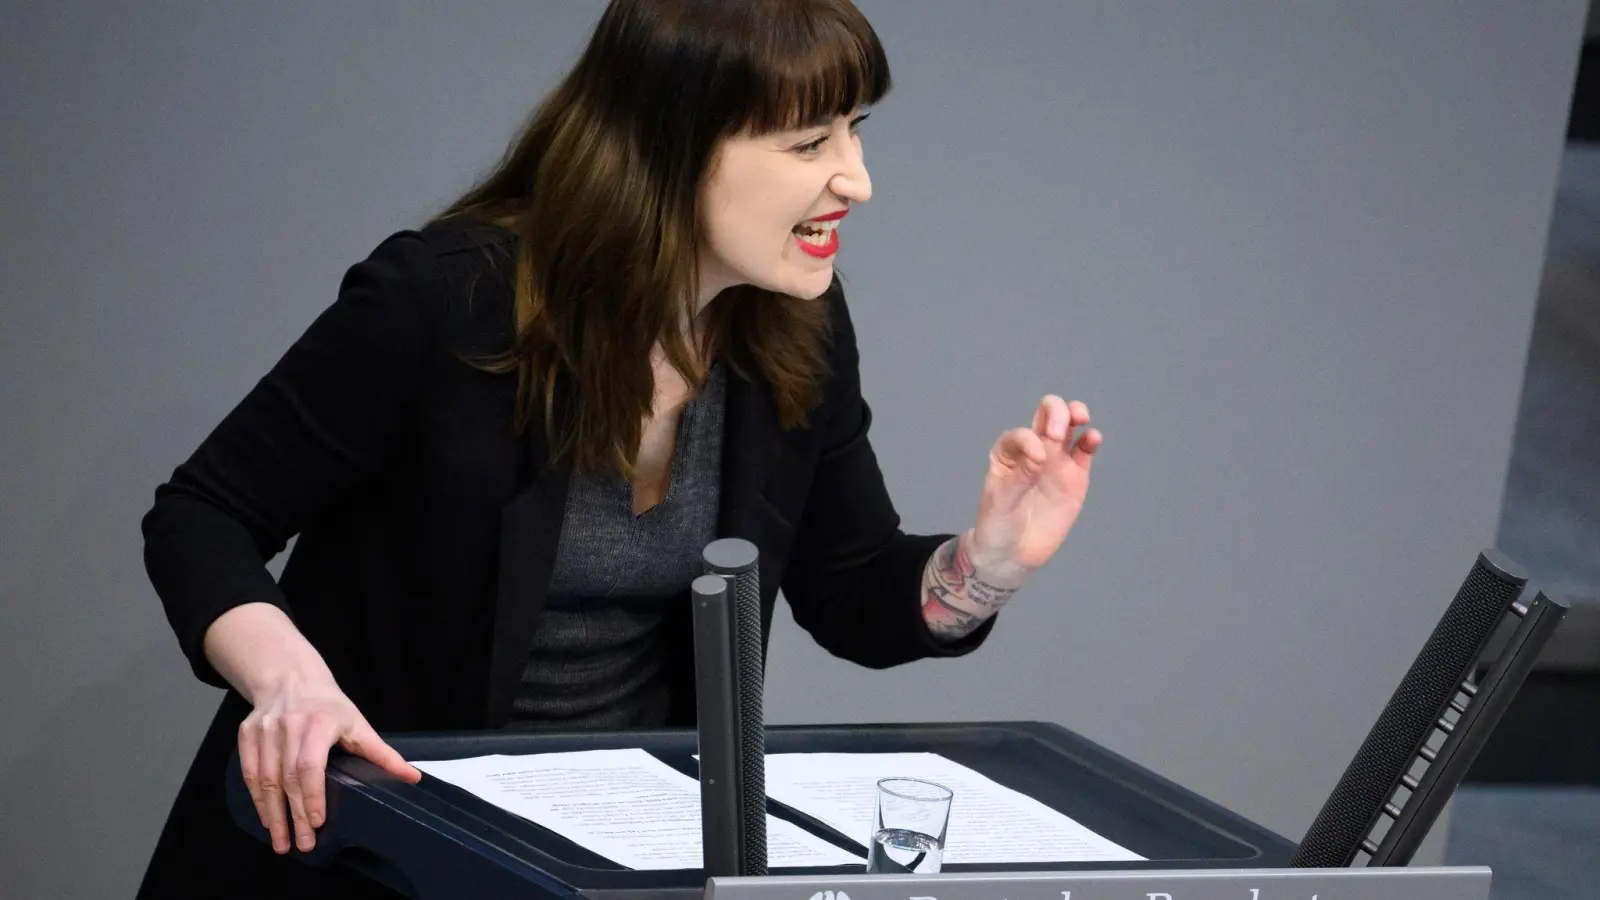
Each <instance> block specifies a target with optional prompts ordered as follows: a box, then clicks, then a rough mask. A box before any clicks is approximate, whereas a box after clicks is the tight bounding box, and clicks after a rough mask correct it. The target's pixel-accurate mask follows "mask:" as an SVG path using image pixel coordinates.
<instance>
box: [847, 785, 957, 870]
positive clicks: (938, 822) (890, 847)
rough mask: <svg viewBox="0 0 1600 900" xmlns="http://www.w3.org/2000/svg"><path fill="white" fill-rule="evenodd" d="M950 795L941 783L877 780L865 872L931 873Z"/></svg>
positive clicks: (940, 852)
mask: <svg viewBox="0 0 1600 900" xmlns="http://www.w3.org/2000/svg"><path fill="white" fill-rule="evenodd" d="M954 796H955V795H954V794H952V793H951V791H950V789H949V788H947V787H945V786H944V785H941V784H935V783H933V782H931V781H924V780H923V779H921V778H882V779H879V780H878V791H877V802H876V803H875V804H874V809H873V813H872V840H871V841H870V842H869V844H868V850H867V872H869V873H872V874H882V873H889V872H895V873H902V874H904V873H912V874H917V875H933V874H937V873H938V871H939V867H940V865H941V864H942V863H943V861H944V840H945V832H946V830H947V829H948V827H949V825H950V802H951V800H952V798H953V797H954Z"/></svg>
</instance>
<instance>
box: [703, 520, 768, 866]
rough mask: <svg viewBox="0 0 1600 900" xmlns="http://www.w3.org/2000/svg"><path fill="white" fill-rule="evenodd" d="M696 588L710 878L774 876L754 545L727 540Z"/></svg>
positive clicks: (708, 555) (706, 557)
mask: <svg viewBox="0 0 1600 900" xmlns="http://www.w3.org/2000/svg"><path fill="white" fill-rule="evenodd" d="M701 559H702V562H703V563H704V566H705V572H706V574H704V575H701V576H700V577H699V578H696V579H695V580H694V582H693V584H691V585H690V594H691V598H692V602H693V611H694V654H695V694H696V697H695V701H696V708H697V714H696V719H697V737H698V741H699V751H700V814H701V826H700V827H701V840H702V846H703V848H704V849H703V856H704V862H705V869H706V871H705V874H706V877H708V878H709V877H712V876H720V875H765V874H767V785H766V752H767V748H766V731H765V727H764V720H763V715H762V705H761V701H762V687H763V674H762V658H761V579H760V567H759V554H758V552H757V550H756V547H755V545H754V544H752V543H750V542H749V541H746V540H742V539H740V538H722V539H720V540H716V541H712V542H711V543H710V544H707V545H706V548H705V550H704V551H703V553H702V555H701Z"/></svg>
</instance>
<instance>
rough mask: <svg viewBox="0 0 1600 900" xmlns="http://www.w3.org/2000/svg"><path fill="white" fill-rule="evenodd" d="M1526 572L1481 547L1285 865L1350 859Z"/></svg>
mask: <svg viewBox="0 0 1600 900" xmlns="http://www.w3.org/2000/svg"><path fill="white" fill-rule="evenodd" d="M1526 581H1527V579H1526V578H1525V577H1524V576H1522V575H1520V574H1519V573H1517V572H1516V571H1515V569H1514V568H1512V567H1511V565H1510V563H1509V561H1507V560H1504V559H1503V557H1499V556H1498V555H1494V554H1491V553H1489V552H1486V553H1485V554H1483V555H1480V556H1479V557H1478V562H1477V564H1476V565H1474V566H1473V568H1472V572H1471V573H1470V574H1469V575H1468V576H1467V578H1466V581H1464V582H1463V583H1462V585H1461V588H1460V590H1459V591H1457V592H1456V596H1455V599H1454V600H1453V601H1451V603H1450V606H1449V608H1448V609H1446V610H1445V613H1444V616H1443V617H1442V618H1441V619H1440V620H1439V624H1438V625H1437V626H1435V628H1434V630H1433V633H1432V635H1430V636H1429V638H1428V641H1427V643H1426V644H1424V645H1423V647H1422V652H1421V653H1420V654H1418V655H1417V658H1416V660H1415V661H1414V662H1413V663H1412V664H1411V668H1410V669H1409V670H1408V671H1407V672H1406V675H1405V678H1404V679H1402V680H1401V682H1400V685H1399V687H1398V688H1396V689H1395V692H1394V694H1393V696H1391V697H1390V699H1389V703H1388V705H1387V706H1385V707H1384V709H1383V713H1382V715H1380V716H1379V717H1378V721H1377V723H1376V724H1374V725H1373V727H1372V730H1371V731H1370V732H1369V733H1368V734H1367V738H1366V740H1365V741H1364V742H1363V743H1362V744H1361V748H1360V749H1359V750H1358V751H1356V755H1355V757H1354V758H1353V759H1352V760H1351V762H1350V765H1349V767H1348V768H1346V769H1345V772H1344V775H1343V776H1342V777H1341V778H1340V779H1339V783H1338V784H1337V785H1336V786H1335V788H1334V790H1333V793H1332V794H1331V795H1329V797H1328V801H1327V802H1326V803H1325V804H1324V805H1323V807H1322V810H1321V811H1320V812H1319V813H1318V814H1317V817H1316V819H1315V821H1313V822H1312V823H1311V827H1310V829H1308V830H1307V831H1306V836H1305V838H1304V840H1302V841H1301V842H1300V846H1299V849H1298V850H1297V851H1296V852H1295V856H1294V858H1293V859H1292V860H1291V861H1290V863H1289V864H1290V865H1291V866H1293V867H1297V868H1301V867H1303V868H1335V867H1344V866H1348V865H1350V863H1351V862H1352V861H1353V860H1354V859H1355V856H1356V853H1357V851H1358V850H1360V848H1361V842H1362V840H1364V839H1365V838H1366V837H1367V834H1368V832H1369V831H1370V830H1371V829H1372V826H1373V824H1374V822H1375V821H1376V819H1377V816H1378V815H1379V814H1380V813H1381V811H1382V808H1383V804H1384V803H1385V802H1387V801H1388V799H1389V797H1390V795H1392V794H1393V792H1394V790H1395V788H1396V786H1398V784H1399V783H1400V778H1401V776H1402V775H1405V774H1406V773H1407V772H1408V771H1410V769H1411V766H1412V765H1413V763H1414V762H1415V759H1416V755H1417V752H1418V751H1419V750H1421V749H1422V746H1423V745H1424V744H1425V743H1426V742H1427V740H1428V738H1429V736H1430V735H1431V734H1432V732H1433V729H1434V723H1436V722H1437V721H1438V720H1439V718H1440V717H1441V716H1442V715H1444V712H1445V709H1446V708H1447V707H1448V705H1449V703H1450V700H1451V699H1452V698H1454V697H1455V695H1456V692H1457V691H1458V690H1459V689H1460V685H1461V682H1462V680H1463V679H1465V678H1466V677H1467V674H1468V672H1469V669H1470V667H1471V666H1472V664H1473V662H1474V661H1476V660H1477V658H1478V656H1479V654H1480V653H1481V652H1482V650H1483V647H1484V645H1485V644H1486V643H1487V641H1488V639H1489V637H1490V636H1491V634H1493V632H1494V629H1495V626H1496V625H1497V624H1498V623H1499V621H1500V618H1501V617H1502V616H1503V615H1504V614H1505V612H1506V610H1507V609H1508V608H1509V607H1510V605H1511V602H1512V601H1513V600H1514V599H1516V595H1517V592H1518V590H1519V589H1520V588H1521V586H1522V585H1523V584H1525V583H1526Z"/></svg>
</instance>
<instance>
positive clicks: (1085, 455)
mask: <svg viewBox="0 0 1600 900" xmlns="http://www.w3.org/2000/svg"><path fill="white" fill-rule="evenodd" d="M1103 440H1104V437H1103V436H1102V435H1101V434H1100V429H1098V428H1086V429H1084V431H1083V436H1082V437H1080V438H1078V441H1077V443H1075V444H1073V445H1072V461H1073V462H1074V463H1077V464H1078V465H1080V466H1082V467H1083V468H1084V469H1088V468H1089V463H1090V461H1091V459H1092V457H1093V456H1094V452H1095V451H1096V450H1099V449H1100V444H1101V442H1102V441H1103Z"/></svg>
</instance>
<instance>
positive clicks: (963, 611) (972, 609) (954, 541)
mask: <svg viewBox="0 0 1600 900" xmlns="http://www.w3.org/2000/svg"><path fill="white" fill-rule="evenodd" d="M1018 587H1020V585H1001V584H993V583H991V582H989V581H987V580H985V578H984V575H983V573H981V572H979V571H978V570H977V568H976V567H975V566H974V565H973V563H972V558H971V557H970V556H969V555H968V554H967V535H965V534H963V535H961V536H959V537H955V538H951V539H950V540H948V541H946V542H945V543H943V544H941V545H940V546H939V549H938V550H935V551H934V553H933V556H932V557H931V558H930V559H929V560H928V566H927V568H926V569H924V570H923V573H922V618H923V621H925V622H926V623H927V624H928V630H930V631H932V632H933V633H934V634H935V635H937V636H939V637H941V638H945V639H947V640H956V639H959V638H962V637H965V636H967V635H969V634H971V633H972V632H973V631H975V630H977V628H978V626H980V625H982V624H983V623H984V622H985V621H986V620H987V619H988V618H989V617H990V616H992V615H994V614H995V613H997V612H999V611H1000V608H1001V607H1002V606H1004V605H1005V604H1006V601H1008V600H1010V599H1011V596H1012V595H1013V594H1015V593H1016V592H1017V589H1018Z"/></svg>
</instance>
